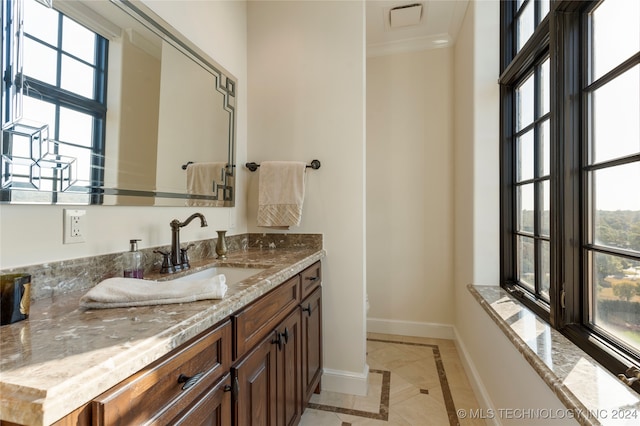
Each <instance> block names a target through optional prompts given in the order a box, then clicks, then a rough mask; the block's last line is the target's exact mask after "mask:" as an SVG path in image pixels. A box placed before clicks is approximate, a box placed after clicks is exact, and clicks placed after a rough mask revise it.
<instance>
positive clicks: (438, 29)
mask: <svg viewBox="0 0 640 426" xmlns="http://www.w3.org/2000/svg"><path fill="white" fill-rule="evenodd" d="M416 3H417V4H421V5H422V18H421V20H420V23H419V24H418V25H415V26H410V27H400V28H394V29H392V28H390V27H389V10H390V9H392V8H394V7H397V6H405V5H411V4H416ZM468 4H469V0H415V1H412V0H395V1H394V0H366V8H367V56H382V55H389V54H392V53H399V52H410V51H416V50H426V49H435V48H441V47H447V46H452V45H453V44H454V43H455V40H456V37H457V35H458V30H459V29H460V25H461V24H462V20H463V18H464V14H465V12H466V10H467V5H468Z"/></svg>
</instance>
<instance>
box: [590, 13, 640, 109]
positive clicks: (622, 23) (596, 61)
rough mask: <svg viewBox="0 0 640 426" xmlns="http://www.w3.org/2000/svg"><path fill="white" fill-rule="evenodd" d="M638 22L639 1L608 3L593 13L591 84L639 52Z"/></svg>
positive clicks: (639, 20)
mask: <svg viewBox="0 0 640 426" xmlns="http://www.w3.org/2000/svg"><path fill="white" fill-rule="evenodd" d="M638 22H640V1H637V0H607V1H605V2H603V3H602V4H600V5H599V6H598V8H597V9H596V10H595V11H594V12H593V14H592V19H591V28H592V31H591V38H592V43H593V45H592V49H591V52H592V54H593V58H592V61H591V64H592V70H591V75H592V81H591V82H593V81H595V80H597V79H598V78H600V77H602V76H603V75H604V74H605V73H607V72H609V71H611V70H612V69H613V68H614V67H616V66H617V65H619V64H620V63H622V62H624V61H625V60H626V59H629V58H630V57H631V56H633V55H634V54H635V53H636V52H638V51H639V50H640V25H638ZM636 117H637V116H636Z"/></svg>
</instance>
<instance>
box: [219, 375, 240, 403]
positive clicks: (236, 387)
mask: <svg viewBox="0 0 640 426" xmlns="http://www.w3.org/2000/svg"><path fill="white" fill-rule="evenodd" d="M223 390H224V391H225V392H231V397H232V398H233V399H234V400H235V399H238V393H239V392H240V384H239V383H238V378H237V377H235V378H234V379H233V384H232V385H224V389H223Z"/></svg>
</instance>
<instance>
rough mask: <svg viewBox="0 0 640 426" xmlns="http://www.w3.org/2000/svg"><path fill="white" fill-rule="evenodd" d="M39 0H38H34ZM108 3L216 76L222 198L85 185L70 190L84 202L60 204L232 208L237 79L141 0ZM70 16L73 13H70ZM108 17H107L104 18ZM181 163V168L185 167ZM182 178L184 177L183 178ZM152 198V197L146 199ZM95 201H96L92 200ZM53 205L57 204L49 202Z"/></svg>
mask: <svg viewBox="0 0 640 426" xmlns="http://www.w3.org/2000/svg"><path fill="white" fill-rule="evenodd" d="M38 1H40V0H38ZM108 3H109V4H110V5H113V6H114V7H117V8H119V9H121V10H122V11H123V12H124V13H126V14H127V15H129V16H131V17H132V18H133V19H135V20H137V21H138V22H139V23H141V24H142V25H144V26H145V27H146V28H147V29H149V30H150V31H152V32H153V33H154V34H156V35H157V36H159V37H160V38H161V39H162V40H164V41H165V42H167V43H168V44H170V45H171V46H173V47H174V48H176V49H178V51H180V52H182V53H183V54H184V55H185V56H186V57H187V58H189V59H190V60H192V61H193V62H195V63H196V64H198V65H199V66H200V67H202V68H203V69H204V70H206V71H207V72H209V73H211V74H212V75H213V76H214V77H215V79H216V87H215V90H216V91H217V92H219V93H221V94H222V95H223V105H221V107H222V108H223V110H224V111H226V112H227V113H228V114H229V126H228V143H227V151H228V152H227V166H226V172H225V173H224V175H225V180H224V182H223V185H221V187H222V190H221V191H219V192H218V193H221V194H223V198H224V199H223V200H220V199H219V197H218V198H216V197H215V196H209V195H193V194H188V193H186V191H185V193H178V192H162V191H140V190H129V189H124V188H123V189H120V188H105V187H88V191H86V192H78V191H75V192H71V193H75V194H86V195H88V196H89V197H88V198H89V199H88V201H87V202H86V203H74V202H70V203H64V202H62V203H61V204H83V205H84V204H91V205H122V206H186V205H198V206H211V207H233V206H234V205H235V190H236V188H235V169H236V164H235V159H236V99H237V98H236V85H237V79H236V78H235V77H234V76H233V75H232V74H231V73H229V72H228V71H227V70H226V69H224V68H223V67H222V66H221V65H219V64H218V63H217V62H216V61H215V60H214V59H213V58H211V57H210V56H209V55H208V54H207V53H205V52H204V51H203V50H202V49H200V48H199V47H198V46H196V45H195V43H193V42H191V41H190V40H189V39H188V38H186V37H185V36H184V35H183V34H181V33H180V32H179V31H178V30H176V29H175V28H174V27H172V26H171V25H170V24H169V23H167V22H166V21H165V20H163V19H162V18H161V17H160V16H158V15H157V14H156V13H155V12H153V11H152V10H151V9H150V8H149V7H148V6H146V5H144V4H143V3H142V2H141V0H108ZM54 8H55V9H56V10H58V11H61V12H62V13H65V14H67V13H68V11H67V10H65V9H66V8H65V7H64V2H60V3H56V2H55V1H54ZM71 16H73V14H71ZM105 19H108V18H105ZM80 23H82V22H80ZM187 165H188V163H187V164H185V165H183V169H186V166H187ZM185 181H186V178H185ZM2 191H3V192H4V191H22V192H31V193H38V192H41V193H48V194H51V193H53V192H52V191H38V190H22V189H19V188H18V189H13V188H11V187H9V188H3V189H2ZM139 197H143V200H148V201H142V202H141V201H138V202H136V200H137V199H139ZM149 197H152V198H153V200H150V199H149ZM96 200H99V201H96ZM0 203H3V204H7V203H12V204H26V203H28V204H47V205H49V204H52V203H51V202H46V201H45V202H38V201H36V202H30V201H27V202H21V201H17V202H12V201H5V200H2V199H1V197H0ZM53 204H57V203H53Z"/></svg>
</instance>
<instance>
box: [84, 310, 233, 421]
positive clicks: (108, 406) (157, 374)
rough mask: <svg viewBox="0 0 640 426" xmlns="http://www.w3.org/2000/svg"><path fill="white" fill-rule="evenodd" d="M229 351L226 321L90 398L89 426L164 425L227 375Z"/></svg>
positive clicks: (230, 341)
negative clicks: (90, 425) (97, 395)
mask: <svg viewBox="0 0 640 426" xmlns="http://www.w3.org/2000/svg"><path fill="white" fill-rule="evenodd" d="M231 346H232V335H231V323H230V321H225V322H224V323H222V324H220V325H218V326H216V327H215V328H213V329H211V330H210V331H207V332H204V333H203V334H201V335H199V336H197V337H195V338H194V339H192V340H191V341H190V342H187V343H185V344H184V345H182V346H181V349H180V350H179V351H177V352H172V353H170V354H168V355H167V356H165V357H163V358H161V359H159V360H157V361H156V362H154V363H153V364H150V365H149V366H147V367H145V368H144V369H142V370H140V371H139V372H138V373H136V374H134V375H133V376H131V377H129V378H128V379H126V380H124V381H123V382H121V383H120V384H118V385H116V386H115V387H113V388H111V389H110V390H108V391H107V392H105V393H103V394H102V395H100V396H99V397H97V398H95V399H94V400H93V401H92V408H93V416H94V423H93V424H94V425H97V426H100V425H132V424H143V423H145V424H147V423H148V424H166V423H167V421H169V420H171V419H173V418H174V417H175V416H176V415H178V414H179V413H180V412H182V411H183V410H184V409H185V407H187V406H189V405H190V404H191V403H193V402H194V401H195V400H196V399H197V398H198V397H200V396H201V395H203V394H206V392H207V391H208V390H209V389H210V388H211V387H212V386H213V385H214V383H215V382H216V380H218V379H219V378H221V377H222V376H223V375H224V374H225V373H226V372H228V371H229V368H230V366H231V364H230V363H231ZM196 375H199V376H200V378H199V379H198V380H196V379H195V378H194V379H193V380H192V381H186V382H185V380H187V379H188V378H191V377H194V376H196Z"/></svg>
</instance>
